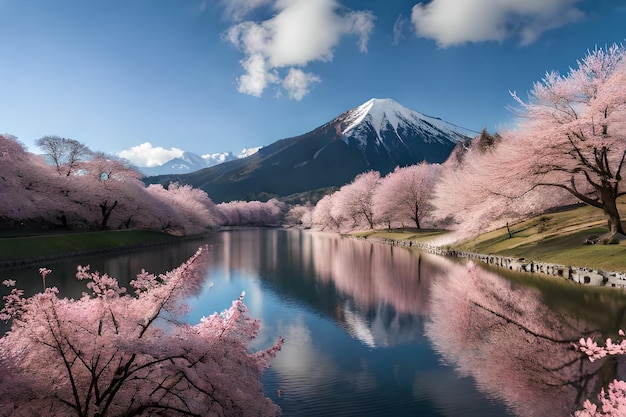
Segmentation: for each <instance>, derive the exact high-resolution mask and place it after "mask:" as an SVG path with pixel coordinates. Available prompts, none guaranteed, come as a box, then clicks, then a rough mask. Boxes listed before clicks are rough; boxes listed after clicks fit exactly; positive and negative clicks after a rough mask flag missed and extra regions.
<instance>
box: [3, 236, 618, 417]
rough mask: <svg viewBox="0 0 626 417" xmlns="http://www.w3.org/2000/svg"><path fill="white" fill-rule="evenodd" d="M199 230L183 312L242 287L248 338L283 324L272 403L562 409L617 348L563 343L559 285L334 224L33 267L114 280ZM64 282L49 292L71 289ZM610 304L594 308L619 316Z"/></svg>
mask: <svg viewBox="0 0 626 417" xmlns="http://www.w3.org/2000/svg"><path fill="white" fill-rule="evenodd" d="M204 243H207V244H209V246H210V250H209V262H210V266H209V268H210V271H209V274H208V278H207V281H206V284H205V286H204V288H203V290H202V291H201V292H200V293H199V294H196V295H194V296H193V297H191V298H190V299H189V304H190V306H191V308H192V311H191V313H190V314H189V316H188V320H189V321H190V322H197V320H198V319H199V318H200V317H201V316H202V315H207V314H211V313H212V312H213V311H214V310H221V309H223V308H226V307H227V306H228V305H230V302H231V301H232V300H233V299H235V298H237V296H238V295H239V294H240V293H241V291H246V298H245V302H246V304H247V306H248V308H249V309H250V313H251V315H252V316H254V317H259V318H261V320H262V332H261V334H260V335H259V338H258V340H257V345H255V346H254V347H253V348H255V349H257V348H263V347H267V346H269V345H271V344H273V342H274V341H275V340H276V338H277V337H278V336H279V335H282V336H284V337H285V344H284V345H283V350H282V351H281V352H280V353H279V355H278V356H277V358H276V360H275V361H274V363H273V365H272V367H271V368H270V369H269V370H268V372H267V373H266V375H265V378H264V383H265V388H266V393H267V395H268V396H270V397H271V398H272V399H273V400H274V401H276V402H277V403H278V404H279V405H280V406H281V407H282V408H283V414H284V415H285V416H311V415H333V416H339V415H346V416H347V415H354V416H378V415H379V416H387V415H395V416H415V415H419V416H459V415H463V416H481V417H485V416H509V415H520V416H544V415H545V416H561V415H562V416H567V415H569V414H570V412H571V411H572V410H573V409H575V408H577V407H578V405H579V404H580V403H581V402H582V401H583V400H584V399H585V398H587V397H591V396H592V392H593V391H594V390H599V387H600V386H602V385H605V384H606V383H607V381H609V380H612V379H613V378H614V377H615V376H616V375H617V374H619V373H620V372H621V368H622V366H621V364H620V362H619V358H618V359H616V358H612V359H609V360H605V361H603V362H602V361H599V362H595V363H590V362H589V361H588V360H586V359H582V357H581V355H580V354H579V353H578V352H576V351H575V350H573V349H572V346H571V343H570V341H571V340H576V339H578V338H579V337H580V335H582V334H586V333H588V332H592V331H593V330H594V326H592V325H589V324H588V321H587V318H588V317H592V316H595V317H597V312H591V313H590V314H588V311H579V310H582V309H583V308H584V307H583V306H581V305H576V306H575V307H576V309H569V310H568V309H567V308H564V306H568V303H567V302H564V303H561V302H558V301H555V298H554V297H558V293H559V291H553V292H552V293H551V294H550V300H551V305H558V306H559V308H558V309H557V310H558V313H555V311H553V310H551V309H550V308H548V307H546V305H545V304H544V303H543V300H542V294H540V293H539V292H538V291H536V290H531V289H528V288H526V287H523V286H521V285H518V284H512V283H511V282H510V281H507V280H505V279H503V278H501V277H500V276H498V275H496V274H494V273H490V272H485V271H482V270H480V269H478V268H473V269H472V272H471V273H468V269H467V267H466V266H461V265H459V264H456V263H453V262H451V261H449V260H447V259H445V258H441V257H437V256H431V255H426V254H422V253H419V252H418V251H416V250H414V249H410V248H400V247H392V246H387V245H382V244H375V243H371V242H368V241H367V240H355V239H350V238H342V237H340V236H338V235H335V234H325V233H308V232H299V231H285V230H269V229H249V230H237V231H229V232H221V233H215V234H213V235H209V236H207V237H206V239H204V241H197V242H186V243H183V244H181V245H180V246H179V247H171V248H169V247H168V248H157V249H154V250H150V251H145V252H137V253H132V254H128V255H124V256H117V257H114V256H112V257H109V258H106V259H103V260H102V262H101V263H100V264H98V263H95V262H94V260H89V262H76V261H72V262H71V263H69V264H68V265H67V266H63V265H57V266H50V265H46V266H49V267H51V268H52V269H54V270H55V272H56V271H64V269H63V268H66V269H67V272H66V273H65V275H67V277H69V278H68V280H69V281H71V282H73V283H74V284H76V281H74V280H73V278H72V277H73V275H74V270H75V265H76V263H91V264H92V266H93V265H94V264H95V265H96V267H95V268H94V269H98V270H101V271H106V272H108V273H110V275H113V276H117V277H118V278H120V279H121V281H124V279H126V280H128V279H130V278H132V277H134V275H135V274H137V273H138V272H139V271H140V270H141V268H145V269H146V270H148V271H151V272H157V273H158V272H163V271H165V270H167V269H171V268H173V267H175V266H177V265H178V264H180V263H181V262H182V261H184V260H185V259H186V258H188V257H189V256H191V254H192V253H193V252H195V250H196V249H197V248H198V246H200V245H202V244H204ZM168 263H169V264H168ZM42 266H43V265H42ZM37 267H38V266H37ZM3 274H4V273H3ZM30 274H31V275H30V278H26V277H24V278H18V286H21V287H24V285H23V283H24V282H26V281H27V279H30V280H31V281H33V282H32V288H33V290H38V287H37V286H38V285H40V281H37V280H38V279H39V277H38V275H37V274H36V268H34V271H31V273H30ZM63 275H64V274H63V272H61V273H59V274H58V275H57V276H63ZM33 276H35V278H34V279H33ZM11 277H13V276H11ZM0 278H2V279H5V278H9V276H6V275H0ZM51 279H52V278H51ZM69 281H68V283H67V286H66V287H65V288H61V291H62V292H63V293H64V294H66V295H70V296H72V295H71V294H74V293H77V294H80V292H81V291H82V289H81V288H78V287H76V286H74V287H72V286H71V283H70V282H69ZM54 285H57V283H55V284H54ZM64 285H65V284H64ZM563 285H567V284H565V283H564V284H563ZM568 288H571V287H568ZM568 291H569V290H568ZM581 291H585V290H584V289H582V290H581ZM585 297H587V293H585ZM568 300H569V299H568ZM612 302H613V303H614V305H613V306H612V307H611V308H610V309H607V311H613V312H615V314H618V313H619V312H623V311H624V306H626V300H624V297H622V298H621V299H619V298H618V301H615V300H614V301H612ZM570 304H571V303H570ZM596 304H597V303H596ZM609 315H610V314H609ZM618 315H619V317H618V318H615V319H613V318H611V319H610V320H608V321H609V322H612V323H617V324H620V323H621V320H622V317H621V313H619V314H618ZM579 317H580V318H579ZM593 335H596V336H600V335H599V334H597V333H593V334H592V336H593ZM279 392H280V395H279V394H278V393H279Z"/></svg>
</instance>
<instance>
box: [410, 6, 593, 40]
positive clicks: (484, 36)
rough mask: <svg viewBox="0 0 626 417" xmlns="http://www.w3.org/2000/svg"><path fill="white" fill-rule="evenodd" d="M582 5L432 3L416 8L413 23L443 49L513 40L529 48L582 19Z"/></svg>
mask: <svg viewBox="0 0 626 417" xmlns="http://www.w3.org/2000/svg"><path fill="white" fill-rule="evenodd" d="M580 1H581V0H522V1H520V0H464V1H458V0H433V1H432V2H430V3H428V4H426V3H418V4H416V5H415V6H413V11H412V14H411V20H412V22H413V25H414V27H415V31H416V32H417V34H418V36H421V37H424V38H431V39H435V40H436V41H437V43H438V44H439V45H440V46H442V47H446V46H450V45H459V44H463V43H466V42H483V41H499V42H501V41H503V40H505V39H507V38H510V37H519V38H520V42H521V43H522V45H528V44H530V43H532V42H534V41H535V40H537V39H538V38H539V37H540V36H541V35H542V34H543V33H544V32H546V31H547V30H550V29H554V28H557V27H560V26H563V25H566V24H568V23H572V22H575V21H578V20H580V19H582V18H583V17H584V14H583V12H582V11H580V10H579V9H578V8H576V4H577V3H580Z"/></svg>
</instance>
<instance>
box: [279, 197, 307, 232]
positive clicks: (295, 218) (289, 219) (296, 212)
mask: <svg viewBox="0 0 626 417" xmlns="http://www.w3.org/2000/svg"><path fill="white" fill-rule="evenodd" d="M313 209H314V206H313V205H312V204H311V203H310V202H307V203H306V204H298V205H294V206H292V207H290V208H289V211H288V212H287V213H286V214H285V220H284V225H286V226H291V227H300V228H304V229H309V228H311V226H312V215H313Z"/></svg>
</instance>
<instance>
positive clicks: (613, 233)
mask: <svg viewBox="0 0 626 417" xmlns="http://www.w3.org/2000/svg"><path fill="white" fill-rule="evenodd" d="M603 203H604V204H603V206H602V209H603V210H604V214H605V215H606V216H607V217H608V221H607V227H608V229H609V233H608V235H607V239H605V240H606V242H607V243H615V242H617V241H620V240H624V239H626V236H625V235H624V229H623V227H622V219H621V217H620V214H619V210H618V209H617V201H616V198H606V199H604V200H603Z"/></svg>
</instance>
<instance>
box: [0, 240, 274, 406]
mask: <svg viewBox="0 0 626 417" xmlns="http://www.w3.org/2000/svg"><path fill="white" fill-rule="evenodd" d="M204 253H205V251H204V250H199V251H198V252H197V253H196V254H195V255H194V256H193V257H191V258H190V259H189V260H188V261H187V262H185V263H183V264H182V265H181V266H179V267H178V268H176V269H174V270H172V271H170V272H167V273H165V274H162V275H159V276H156V275H153V274H149V273H147V272H142V273H141V274H139V275H138V276H137V278H136V279H135V280H134V281H132V282H131V286H132V288H133V289H134V292H135V295H134V296H131V295H129V294H126V289H125V288H121V287H120V286H119V285H118V282H117V280H116V279H114V278H112V277H109V276H108V275H106V274H104V275H101V274H99V273H97V272H95V273H94V272H90V271H89V268H88V267H86V268H81V267H79V269H78V273H77V278H78V279H84V280H88V281H89V283H88V284H87V287H88V289H89V290H90V293H89V294H86V293H85V294H83V297H82V298H81V299H79V300H72V299H66V298H59V296H58V291H57V290H56V288H45V290H44V292H42V293H39V294H36V295H34V296H32V297H29V298H25V297H24V294H23V291H21V290H17V289H13V290H12V292H11V293H10V294H9V295H8V296H6V297H5V307H4V308H3V310H2V311H1V312H0V313H1V317H0V318H2V319H4V320H9V319H10V320H12V326H11V330H10V331H9V332H8V333H7V334H6V335H5V336H4V337H2V338H1V339H0V398H2V401H1V402H0V415H3V416H33V415H46V416H69V415H75V416H81V417H82V416H99V417H104V416H148V415H150V416H229V415H237V416H239V415H249V416H267V415H277V414H279V412H280V409H279V408H278V406H276V405H275V404H273V403H272V402H271V401H270V400H269V399H268V398H266V397H265V396H264V395H263V391H262V385H261V382H260V377H261V374H262V372H263V370H264V369H265V368H266V367H267V366H268V365H269V360H270V359H271V358H272V357H273V356H275V354H276V352H277V351H278V350H279V349H280V347H281V344H282V339H279V340H278V342H277V343H276V344H275V345H274V346H272V347H271V348H269V349H267V350H264V351H260V352H257V353H248V351H247V349H248V345H249V342H250V341H251V340H252V339H253V338H254V337H255V336H256V335H257V333H258V331H259V323H258V321H257V320H253V319H251V318H250V317H249V315H248V311H247V309H246V307H245V305H244V304H243V300H242V299H243V295H242V297H240V298H239V300H237V301H234V302H233V304H232V307H231V308H229V309H228V310H226V311H224V312H223V313H222V314H213V315H211V316H209V317H205V318H203V319H202V320H201V321H200V323H198V324H196V325H187V324H183V323H181V322H179V321H178V320H177V318H178V317H179V316H180V314H181V313H184V312H185V311H186V308H185V306H184V304H183V303H182V300H183V299H184V298H185V297H186V296H189V295H190V294H192V293H193V292H195V291H197V290H198V289H199V288H200V286H201V284H202V282H203V280H204V278H205V272H206V269H205V268H204V267H203V265H204V264H205V262H203V258H204ZM41 273H42V276H43V277H44V278H45V275H47V274H48V273H49V270H47V269H42V270H41ZM4 283H5V285H9V286H13V285H14V284H15V282H14V281H11V280H6V281H5V282H4ZM44 286H45V284H44Z"/></svg>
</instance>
